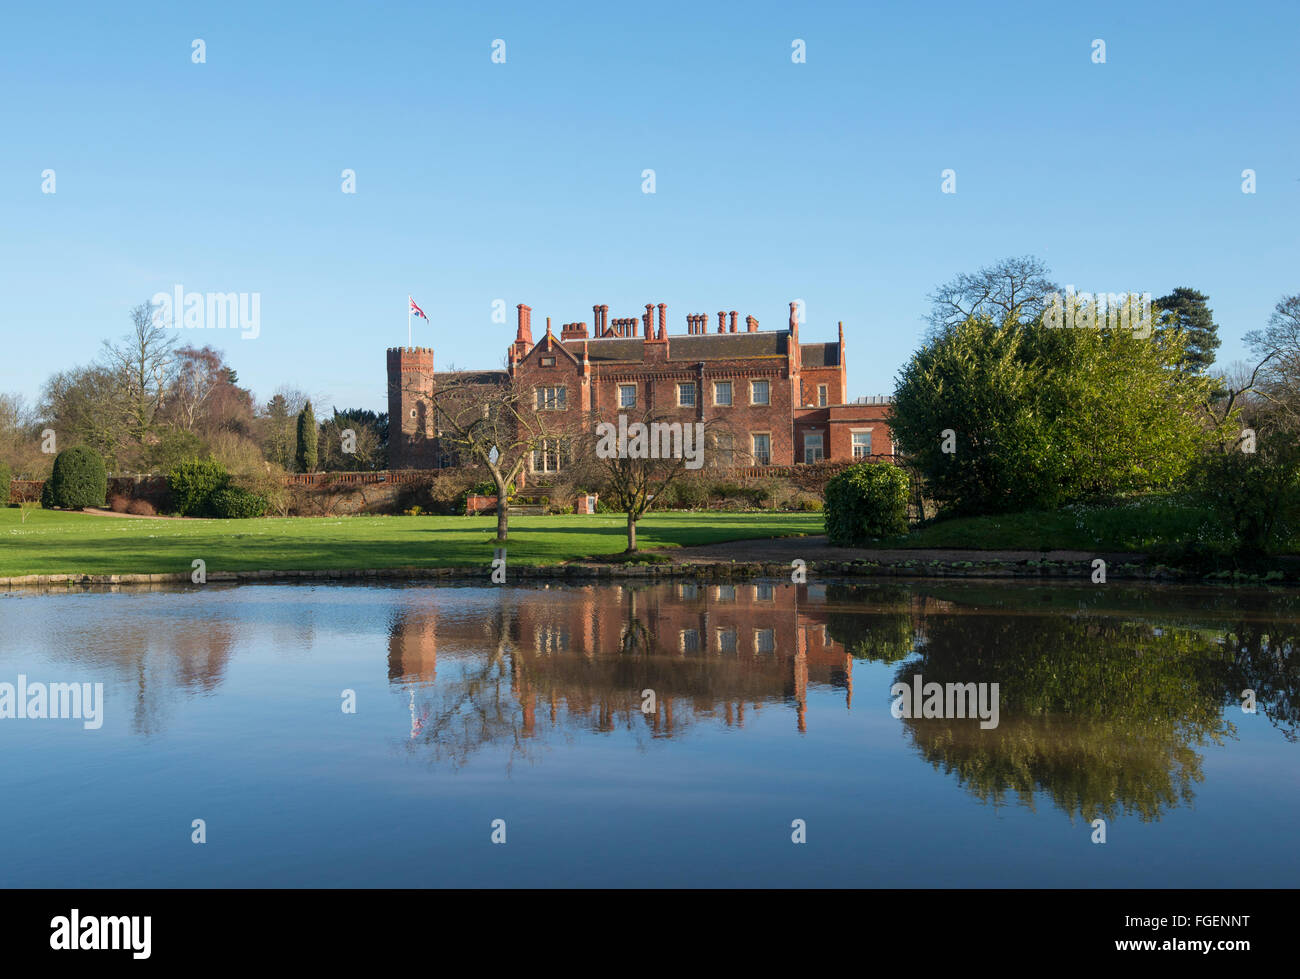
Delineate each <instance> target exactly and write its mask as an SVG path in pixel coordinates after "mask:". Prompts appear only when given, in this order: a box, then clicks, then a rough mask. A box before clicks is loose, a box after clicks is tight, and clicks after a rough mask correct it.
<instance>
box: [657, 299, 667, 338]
mask: <svg viewBox="0 0 1300 979" xmlns="http://www.w3.org/2000/svg"><path fill="white" fill-rule="evenodd" d="M659 339H660V340H667V339H668V304H667V303H660V304H659Z"/></svg>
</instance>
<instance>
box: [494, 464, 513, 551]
mask: <svg viewBox="0 0 1300 979" xmlns="http://www.w3.org/2000/svg"><path fill="white" fill-rule="evenodd" d="M492 479H493V481H494V482H495V483H496V484H497V543H499V544H504V543H505V541H506V537H507V536H508V535H509V533H510V500H509V494H507V493H506V483H505V480H504V479H502V478H501V474H500V473H498V472H495V471H494V472H493V473H492Z"/></svg>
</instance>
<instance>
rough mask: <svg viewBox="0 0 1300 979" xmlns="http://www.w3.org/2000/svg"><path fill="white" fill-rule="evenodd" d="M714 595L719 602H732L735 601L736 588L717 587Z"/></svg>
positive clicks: (730, 586)
mask: <svg viewBox="0 0 1300 979" xmlns="http://www.w3.org/2000/svg"><path fill="white" fill-rule="evenodd" d="M714 594H715V595H716V596H717V599H718V601H719V602H734V601H735V600H736V586H735V585H718V586H717V590H716V591H715V592H714Z"/></svg>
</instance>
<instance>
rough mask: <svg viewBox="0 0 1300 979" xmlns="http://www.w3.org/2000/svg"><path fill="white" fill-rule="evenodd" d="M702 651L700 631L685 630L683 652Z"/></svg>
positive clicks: (683, 632) (683, 631)
mask: <svg viewBox="0 0 1300 979" xmlns="http://www.w3.org/2000/svg"><path fill="white" fill-rule="evenodd" d="M699 651H700V630H699V629H683V630H682V652H683V653H698V652H699Z"/></svg>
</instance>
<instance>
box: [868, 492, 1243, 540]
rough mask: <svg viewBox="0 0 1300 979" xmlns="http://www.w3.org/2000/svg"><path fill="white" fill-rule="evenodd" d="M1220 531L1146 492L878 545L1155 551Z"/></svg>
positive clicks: (958, 520)
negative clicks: (1104, 503)
mask: <svg viewBox="0 0 1300 979" xmlns="http://www.w3.org/2000/svg"><path fill="white" fill-rule="evenodd" d="M1222 535H1223V530H1222V528H1220V527H1219V525H1218V524H1217V523H1216V521H1215V519H1214V518H1213V516H1212V515H1211V514H1210V513H1209V512H1208V511H1207V510H1205V509H1203V508H1200V507H1196V506H1192V505H1190V504H1187V503H1184V502H1182V501H1180V500H1178V499H1177V498H1174V497H1165V496H1148V497H1142V498H1140V499H1135V500H1132V501H1130V502H1127V503H1120V504H1112V505H1107V506H1087V505H1082V504H1078V505H1074V506H1068V507H1064V508H1062V509H1060V510H1056V511H1030V512H1027V513H1006V514H996V515H991V516H977V517H953V518H950V519H943V520H936V521H935V522H933V523H931V524H928V525H926V526H924V527H919V528H917V529H915V530H913V531H912V532H911V533H910V534H908V535H906V536H905V537H898V538H890V539H889V540H885V541H882V542H881V543H880V545H878V546H881V547H952V548H966V547H969V548H978V549H980V550H1042V551H1046V550H1058V549H1059V550H1077V551H1095V550H1103V551H1135V552H1147V553H1152V552H1155V553H1159V552H1162V551H1167V550H1170V549H1176V548H1179V547H1181V546H1184V545H1188V544H1193V543H1195V542H1201V543H1203V544H1214V543H1219V544H1223V545H1226V543H1227V542H1226V540H1222V539H1221V538H1222Z"/></svg>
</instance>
